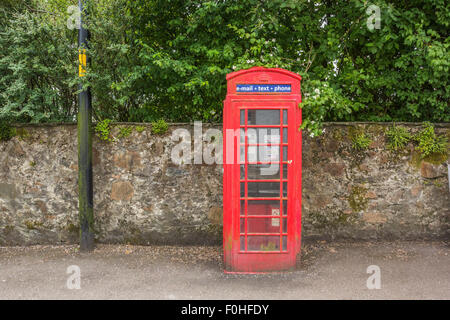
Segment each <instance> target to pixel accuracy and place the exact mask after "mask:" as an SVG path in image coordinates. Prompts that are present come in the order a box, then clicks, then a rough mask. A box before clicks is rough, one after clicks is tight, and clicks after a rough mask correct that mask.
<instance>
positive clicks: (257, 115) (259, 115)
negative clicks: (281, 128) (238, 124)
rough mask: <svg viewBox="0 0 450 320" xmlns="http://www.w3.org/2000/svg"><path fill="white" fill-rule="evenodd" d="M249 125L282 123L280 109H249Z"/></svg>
mask: <svg viewBox="0 0 450 320" xmlns="http://www.w3.org/2000/svg"><path fill="white" fill-rule="evenodd" d="M247 113H248V120H247V121H248V122H247V124H248V125H264V124H266V125H277V124H280V110H250V109H249V110H248V111H247Z"/></svg>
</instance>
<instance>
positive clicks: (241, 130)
mask: <svg viewBox="0 0 450 320" xmlns="http://www.w3.org/2000/svg"><path fill="white" fill-rule="evenodd" d="M239 133H240V134H239V137H240V140H239V141H240V143H245V130H244V129H239Z"/></svg>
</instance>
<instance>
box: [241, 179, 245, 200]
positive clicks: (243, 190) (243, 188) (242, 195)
mask: <svg viewBox="0 0 450 320" xmlns="http://www.w3.org/2000/svg"><path fill="white" fill-rule="evenodd" d="M244 197H245V182H241V198H244Z"/></svg>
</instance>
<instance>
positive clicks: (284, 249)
mask: <svg viewBox="0 0 450 320" xmlns="http://www.w3.org/2000/svg"><path fill="white" fill-rule="evenodd" d="M283 251H287V236H283Z"/></svg>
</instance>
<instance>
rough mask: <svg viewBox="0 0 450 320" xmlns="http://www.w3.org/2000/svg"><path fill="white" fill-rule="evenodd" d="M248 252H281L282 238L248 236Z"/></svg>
mask: <svg viewBox="0 0 450 320" xmlns="http://www.w3.org/2000/svg"><path fill="white" fill-rule="evenodd" d="M247 251H280V236H247Z"/></svg>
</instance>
